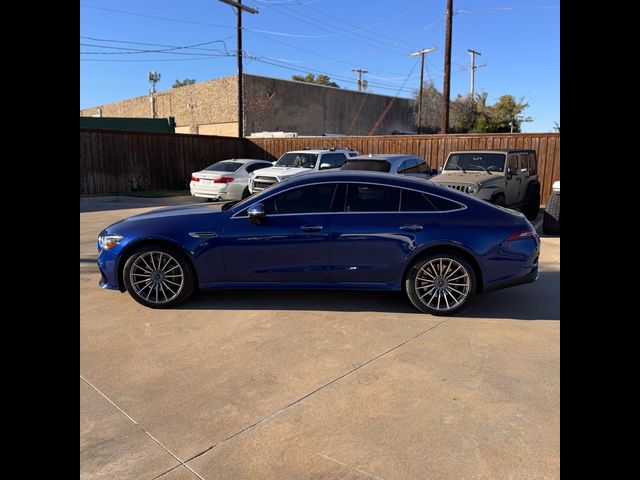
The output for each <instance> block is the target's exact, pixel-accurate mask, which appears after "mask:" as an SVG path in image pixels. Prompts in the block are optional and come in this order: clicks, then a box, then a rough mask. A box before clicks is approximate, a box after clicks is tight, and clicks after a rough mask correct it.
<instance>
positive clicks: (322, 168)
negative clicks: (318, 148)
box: [320, 163, 331, 170]
mask: <svg viewBox="0 0 640 480" xmlns="http://www.w3.org/2000/svg"><path fill="white" fill-rule="evenodd" d="M327 168H331V164H330V163H321V164H320V170H326V169H327Z"/></svg>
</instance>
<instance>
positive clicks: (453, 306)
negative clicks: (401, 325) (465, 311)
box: [405, 253, 476, 316]
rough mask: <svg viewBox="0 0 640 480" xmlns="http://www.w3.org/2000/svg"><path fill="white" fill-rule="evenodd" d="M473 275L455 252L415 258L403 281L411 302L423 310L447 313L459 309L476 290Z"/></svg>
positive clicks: (441, 314) (464, 261) (433, 313)
mask: <svg viewBox="0 0 640 480" xmlns="http://www.w3.org/2000/svg"><path fill="white" fill-rule="evenodd" d="M475 281H476V280H475V274H474V272H473V268H471V266H470V265H469V263H468V262H467V261H466V260H465V259H464V258H462V257H459V256H458V255H453V254H449V253H436V254H432V255H430V256H428V257H425V258H422V259H420V260H418V261H417V262H416V263H415V264H414V265H413V266H412V267H411V269H410V271H409V274H408V275H407V278H406V280H405V289H406V292H407V295H408V297H409V300H411V303H413V305H414V306H415V307H416V308H418V309H419V310H422V311H423V312H425V313H430V314H432V315H438V316H449V315H453V314H454V313H456V312H458V311H459V310H460V309H462V308H463V307H464V306H465V305H466V303H467V302H468V301H469V299H470V298H471V296H472V294H473V291H474V289H475Z"/></svg>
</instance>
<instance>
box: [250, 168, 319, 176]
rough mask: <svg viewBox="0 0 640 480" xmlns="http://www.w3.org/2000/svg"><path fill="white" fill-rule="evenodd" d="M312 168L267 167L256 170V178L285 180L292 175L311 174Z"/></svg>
mask: <svg viewBox="0 0 640 480" xmlns="http://www.w3.org/2000/svg"><path fill="white" fill-rule="evenodd" d="M313 171H314V170H313V169H312V168H300V167H267V168H261V169H260V170H256V172H255V176H256V177H263V176H266V177H278V178H287V177H291V176H293V175H298V174H300V173H304V172H313Z"/></svg>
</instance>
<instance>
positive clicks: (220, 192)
mask: <svg viewBox="0 0 640 480" xmlns="http://www.w3.org/2000/svg"><path fill="white" fill-rule="evenodd" d="M271 166H272V163H271V162H267V161H266V160H251V159H242V158H238V159H236V158H234V159H230V160H222V161H220V162H217V163H214V164H213V165H209V166H208V167H207V168H205V169H204V170H200V171H199V172H193V173H192V174H191V182H190V183H189V188H190V189H191V195H192V196H194V197H201V198H205V199H207V200H241V199H243V198H246V197H248V196H249V195H250V193H249V188H248V183H249V175H250V174H251V173H252V172H254V171H255V170H259V169H261V168H267V167H271Z"/></svg>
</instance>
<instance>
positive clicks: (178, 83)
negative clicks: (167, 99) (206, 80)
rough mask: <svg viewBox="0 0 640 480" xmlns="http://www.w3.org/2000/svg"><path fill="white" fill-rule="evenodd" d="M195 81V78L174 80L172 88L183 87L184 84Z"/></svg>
mask: <svg viewBox="0 0 640 480" xmlns="http://www.w3.org/2000/svg"><path fill="white" fill-rule="evenodd" d="M194 83H196V79H195V78H185V79H184V80H176V83H174V84H173V88H178V87H184V86H185V85H193V84H194Z"/></svg>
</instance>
